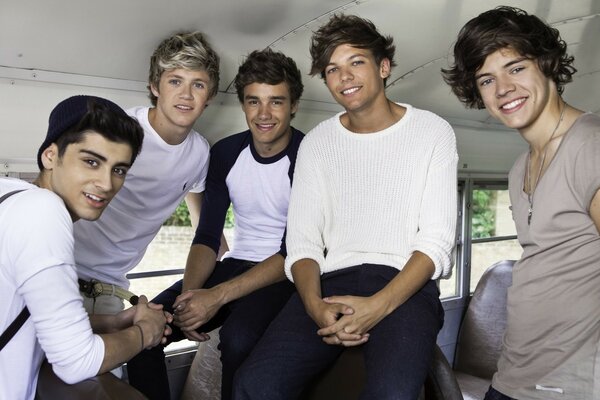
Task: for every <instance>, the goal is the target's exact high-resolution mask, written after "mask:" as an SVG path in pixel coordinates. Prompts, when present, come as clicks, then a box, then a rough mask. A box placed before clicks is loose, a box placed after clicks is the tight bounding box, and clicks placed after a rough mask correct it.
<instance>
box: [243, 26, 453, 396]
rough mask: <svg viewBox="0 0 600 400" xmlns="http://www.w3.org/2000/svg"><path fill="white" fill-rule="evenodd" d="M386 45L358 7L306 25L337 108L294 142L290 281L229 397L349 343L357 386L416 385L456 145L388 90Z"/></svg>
mask: <svg viewBox="0 0 600 400" xmlns="http://www.w3.org/2000/svg"><path fill="white" fill-rule="evenodd" d="M394 50H395V48H394V45H393V41H392V38H390V37H386V36H383V35H381V34H380V33H379V32H378V31H377V29H376V27H375V26H374V25H373V24H372V23H371V22H370V21H368V20H364V19H361V18H358V17H356V16H345V15H335V16H333V17H332V18H331V19H330V21H329V22H328V23H327V24H326V25H324V26H323V27H321V28H320V29H319V30H318V31H317V32H316V33H315V34H314V36H313V38H312V44H311V56H312V70H311V73H312V74H313V75H315V74H317V73H320V74H321V77H322V78H323V79H324V80H325V83H326V85H327V87H328V89H329V90H330V92H331V94H332V96H333V97H334V99H335V100H336V101H337V102H338V103H339V104H340V105H342V106H343V107H344V109H345V111H344V112H342V113H339V114H338V115H336V116H334V117H333V118H331V119H329V120H326V121H324V122H322V123H321V124H320V125H318V126H317V127H316V128H315V129H313V130H312V131H311V132H310V133H309V134H308V135H307V137H306V138H305V139H304V141H303V143H302V145H301V146H300V150H299V153H298V159H297V163H296V171H295V174H294V185H293V187H292V194H291V199H290V206H289V212H288V236H287V246H288V256H287V258H286V262H285V271H286V274H287V276H288V277H289V278H290V279H291V280H292V281H293V282H294V283H295V285H296V287H297V289H298V294H297V295H293V296H292V298H291V299H290V301H289V302H288V304H287V305H286V307H285V308H284V309H283V310H282V312H281V313H280V314H279V316H278V317H277V318H276V319H275V320H274V321H273V322H272V324H271V325H270V327H269V329H268V330H267V332H266V333H265V334H264V336H263V337H262V339H261V341H260V342H259V343H258V345H257V346H256V347H255V349H254V351H253V353H252V354H251V355H250V357H249V358H248V359H247V360H246V362H245V363H244V364H243V366H242V368H241V369H240V370H239V371H238V375H237V376H236V382H235V389H234V390H235V392H234V397H235V398H237V399H258V398H260V399H281V398H285V399H293V398H297V397H298V396H300V394H301V392H302V390H303V389H304V387H305V386H306V385H307V383H309V382H310V380H311V379H312V378H314V377H315V376H316V375H318V374H319V373H320V372H321V371H322V370H323V369H325V368H326V367H327V366H328V365H330V364H331V363H333V361H334V360H335V359H336V358H337V357H338V356H339V355H340V353H341V352H342V351H343V348H344V347H345V346H360V345H362V346H363V348H364V352H363V354H364V356H365V365H366V369H367V384H366V386H365V389H364V392H363V393H362V395H361V398H369V399H391V398H394V399H416V398H417V397H418V394H419V391H420V388H421V386H422V384H423V382H424V380H425V377H426V374H427V368H428V365H429V364H430V361H431V356H432V354H433V349H434V346H435V341H436V337H437V333H438V331H439V329H440V328H441V326H442V323H443V309H442V306H441V303H440V301H439V291H438V288H437V285H436V283H435V281H434V280H435V279H437V278H439V277H441V276H446V275H448V274H449V273H450V270H451V266H452V259H451V253H452V248H453V245H454V240H455V226H456V164H457V161H458V156H457V153H456V143H455V137H454V133H453V130H452V128H451V127H450V125H449V124H448V123H447V122H445V121H444V120H442V119H441V118H439V117H438V116H436V115H434V114H432V113H430V112H428V111H423V110H419V109H416V108H414V107H412V106H410V105H408V104H397V103H394V102H392V101H390V100H389V99H387V97H386V95H385V82H386V79H387V78H388V77H389V75H390V71H391V68H392V67H393V66H394V62H393V57H394ZM340 383H341V382H340Z"/></svg>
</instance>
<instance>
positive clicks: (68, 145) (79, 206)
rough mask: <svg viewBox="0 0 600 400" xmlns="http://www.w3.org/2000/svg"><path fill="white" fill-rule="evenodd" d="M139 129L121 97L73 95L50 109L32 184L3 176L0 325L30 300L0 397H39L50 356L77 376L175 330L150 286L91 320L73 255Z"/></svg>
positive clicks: (0, 355)
mask: <svg viewBox="0 0 600 400" xmlns="http://www.w3.org/2000/svg"><path fill="white" fill-rule="evenodd" d="M142 138H143V132H142V129H141V127H140V126H139V125H138V123H137V122H136V121H135V120H134V119H132V118H130V117H129V116H127V114H125V112H124V111H123V110H121V109H120V108H119V107H118V106H117V105H116V104H114V103H112V102H110V101H108V100H105V99H101V98H97V97H91V96H75V97H70V98H68V99H66V100H64V101H62V102H61V103H59V104H58V105H57V106H56V107H55V108H54V110H53V111H52V113H51V114H50V121H49V126H48V134H47V136H46V139H45V141H44V143H43V144H42V145H41V146H40V149H39V152H38V159H37V160H38V165H39V167H40V174H39V176H38V178H37V179H36V180H35V182H34V185H32V184H29V183H27V182H24V181H21V180H18V179H11V178H0V198H3V202H2V204H0V226H2V229H0V332H5V331H7V327H8V326H9V325H11V323H13V321H15V319H16V317H17V315H19V313H20V312H21V311H22V310H23V309H24V307H26V308H27V309H28V310H29V313H30V316H29V317H27V315H29V314H27V313H25V314H23V315H25V318H26V320H25V322H24V323H23V324H22V325H20V327H19V328H17V330H16V333H14V335H12V337H10V338H9V339H8V342H7V343H6V345H5V347H3V348H2V349H1V350H0V381H1V382H2V384H1V385H0V398H2V399H33V397H34V395H35V390H36V384H37V377H38V370H39V368H40V365H41V363H42V359H43V357H44V356H45V357H47V359H48V361H49V362H50V363H51V364H52V366H53V369H54V372H55V373H56V374H57V375H58V376H59V377H60V378H61V379H62V380H64V381H65V382H67V383H75V382H79V381H81V380H83V379H86V378H89V377H91V376H94V375H96V374H99V373H103V372H106V371H108V370H109V369H110V368H112V367H114V366H115V365H117V364H120V363H123V362H125V361H127V360H128V359H129V358H131V357H133V356H134V355H135V354H137V353H138V352H140V351H141V350H142V349H144V348H147V347H150V346H155V345H156V344H158V343H160V342H161V340H164V338H163V333H168V332H165V329H166V328H165V324H166V323H167V317H168V318H169V320H170V316H166V315H165V314H164V312H163V311H162V307H158V306H152V307H149V305H148V304H147V300H146V299H145V297H143V296H142V298H141V299H140V303H139V304H138V305H137V306H135V307H132V308H130V309H129V310H127V311H123V312H121V313H120V314H118V315H116V316H96V317H93V318H92V319H91V321H90V319H88V315H87V313H86V312H85V310H84V308H83V306H82V299H81V296H80V294H79V290H78V285H77V280H76V279H77V278H76V273H75V264H74V261H73V232H72V229H73V222H75V221H77V220H79V219H86V220H89V221H93V220H96V219H97V218H98V217H99V216H100V214H101V213H102V211H104V209H105V208H106V206H107V205H108V203H109V202H110V201H111V199H112V198H113V196H114V195H115V194H116V193H117V192H118V191H119V189H120V188H121V186H122V185H123V182H124V180H125V176H126V175H127V171H128V170H129V168H130V167H131V165H132V163H133V161H134V160H135V158H136V156H137V154H138V152H139V150H140V147H141V145H142ZM15 192H17V193H15ZM25 312H26V311H25ZM90 322H91V326H90ZM92 329H93V331H92ZM167 330H168V328H167ZM93 332H96V333H100V334H94V333H93ZM110 332H113V333H110Z"/></svg>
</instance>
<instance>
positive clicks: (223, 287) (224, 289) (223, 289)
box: [210, 282, 235, 306]
mask: <svg viewBox="0 0 600 400" xmlns="http://www.w3.org/2000/svg"><path fill="white" fill-rule="evenodd" d="M229 286H230V285H229V282H223V283H221V284H219V285H217V286H214V287H212V288H211V289H210V290H212V292H213V294H214V295H215V297H216V298H217V302H218V304H219V305H221V306H222V305H223V304H226V303H229V302H230V301H232V300H235V299H232V298H230V294H231V290H230V288H229Z"/></svg>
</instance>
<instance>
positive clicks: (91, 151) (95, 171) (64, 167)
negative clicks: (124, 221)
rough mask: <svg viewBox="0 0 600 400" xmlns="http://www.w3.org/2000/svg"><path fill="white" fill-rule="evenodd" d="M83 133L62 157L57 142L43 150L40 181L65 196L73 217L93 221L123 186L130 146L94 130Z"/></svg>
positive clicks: (62, 196)
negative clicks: (42, 166) (80, 138)
mask: <svg viewBox="0 0 600 400" xmlns="http://www.w3.org/2000/svg"><path fill="white" fill-rule="evenodd" d="M82 135H83V140H81V141H80V142H78V143H71V144H69V145H68V146H67V147H66V149H65V152H64V154H63V155H62V157H59V156H58V147H57V146H56V144H55V143H53V144H51V145H50V146H49V147H47V148H46V149H45V150H44V151H43V152H42V163H43V165H44V170H43V171H42V173H41V176H40V179H39V181H38V182H39V185H40V187H43V188H45V189H48V190H51V191H53V192H54V193H56V194H57V195H58V196H60V197H61V198H62V199H63V201H64V202H65V206H66V207H67V210H68V211H69V213H70V214H71V218H72V219H73V221H76V220H78V219H80V218H81V219H85V220H88V221H93V220H96V219H98V218H100V215H101V214H102V212H103V211H104V209H105V208H106V206H107V205H108V203H109V202H110V201H111V200H112V198H113V197H114V196H115V194H117V192H118V191H119V189H121V186H123V183H124V182H125V176H126V175H127V171H128V170H129V167H130V162H131V147H130V146H129V145H128V144H126V143H118V142H112V141H109V140H107V139H106V138H104V137H103V136H102V135H100V134H98V133H96V132H93V131H88V132H86V133H84V134H82Z"/></svg>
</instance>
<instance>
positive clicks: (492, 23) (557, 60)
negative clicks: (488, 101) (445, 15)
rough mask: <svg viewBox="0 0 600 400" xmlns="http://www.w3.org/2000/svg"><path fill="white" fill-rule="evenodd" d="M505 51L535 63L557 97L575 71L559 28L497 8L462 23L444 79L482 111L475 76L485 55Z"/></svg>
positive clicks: (517, 11) (511, 9)
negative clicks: (553, 83)
mask: <svg viewBox="0 0 600 400" xmlns="http://www.w3.org/2000/svg"><path fill="white" fill-rule="evenodd" d="M504 48H511V49H513V50H514V51H516V52H517V53H518V54H520V55H522V56H524V57H527V58H529V59H531V60H535V61H536V62H537V64H538V66H539V68H540V70H541V71H542V73H543V74H544V75H545V76H546V77H548V78H551V79H552V80H553V81H554V82H555V83H556V87H557V89H558V93H559V94H562V92H563V90H564V85H565V84H566V83H569V82H571V81H572V80H573V74H574V73H575V72H577V70H576V69H575V68H574V67H573V66H572V64H573V60H574V58H573V57H572V56H569V55H568V54H567V44H566V43H565V41H564V40H562V39H561V37H560V33H559V31H558V29H555V28H552V27H551V26H549V25H548V24H547V23H545V22H544V21H542V20H541V19H539V18H538V17H536V16H535V15H530V14H527V12H525V11H523V10H521V9H519V8H514V7H506V6H500V7H497V8H495V9H493V10H489V11H486V12H484V13H482V14H480V15H479V16H477V17H475V18H473V19H471V20H470V21H469V22H467V23H466V24H465V26H464V27H463V28H462V29H461V30H460V32H459V34H458V39H457V40H456V43H455V45H454V65H452V66H451V67H450V68H449V69H442V76H443V77H444V80H445V81H446V83H447V84H448V85H450V87H451V88H452V92H453V93H454V94H455V95H456V97H458V99H459V100H460V101H461V102H462V103H464V104H465V105H466V106H467V107H469V108H479V109H482V108H485V106H484V104H483V100H482V99H481V95H480V93H479V90H478V87H477V84H476V79H475V74H476V73H477V71H478V70H479V69H480V68H481V67H482V66H483V64H484V63H485V60H486V58H487V56H489V55H490V54H492V53H494V52H496V51H498V50H500V49H504Z"/></svg>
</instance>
